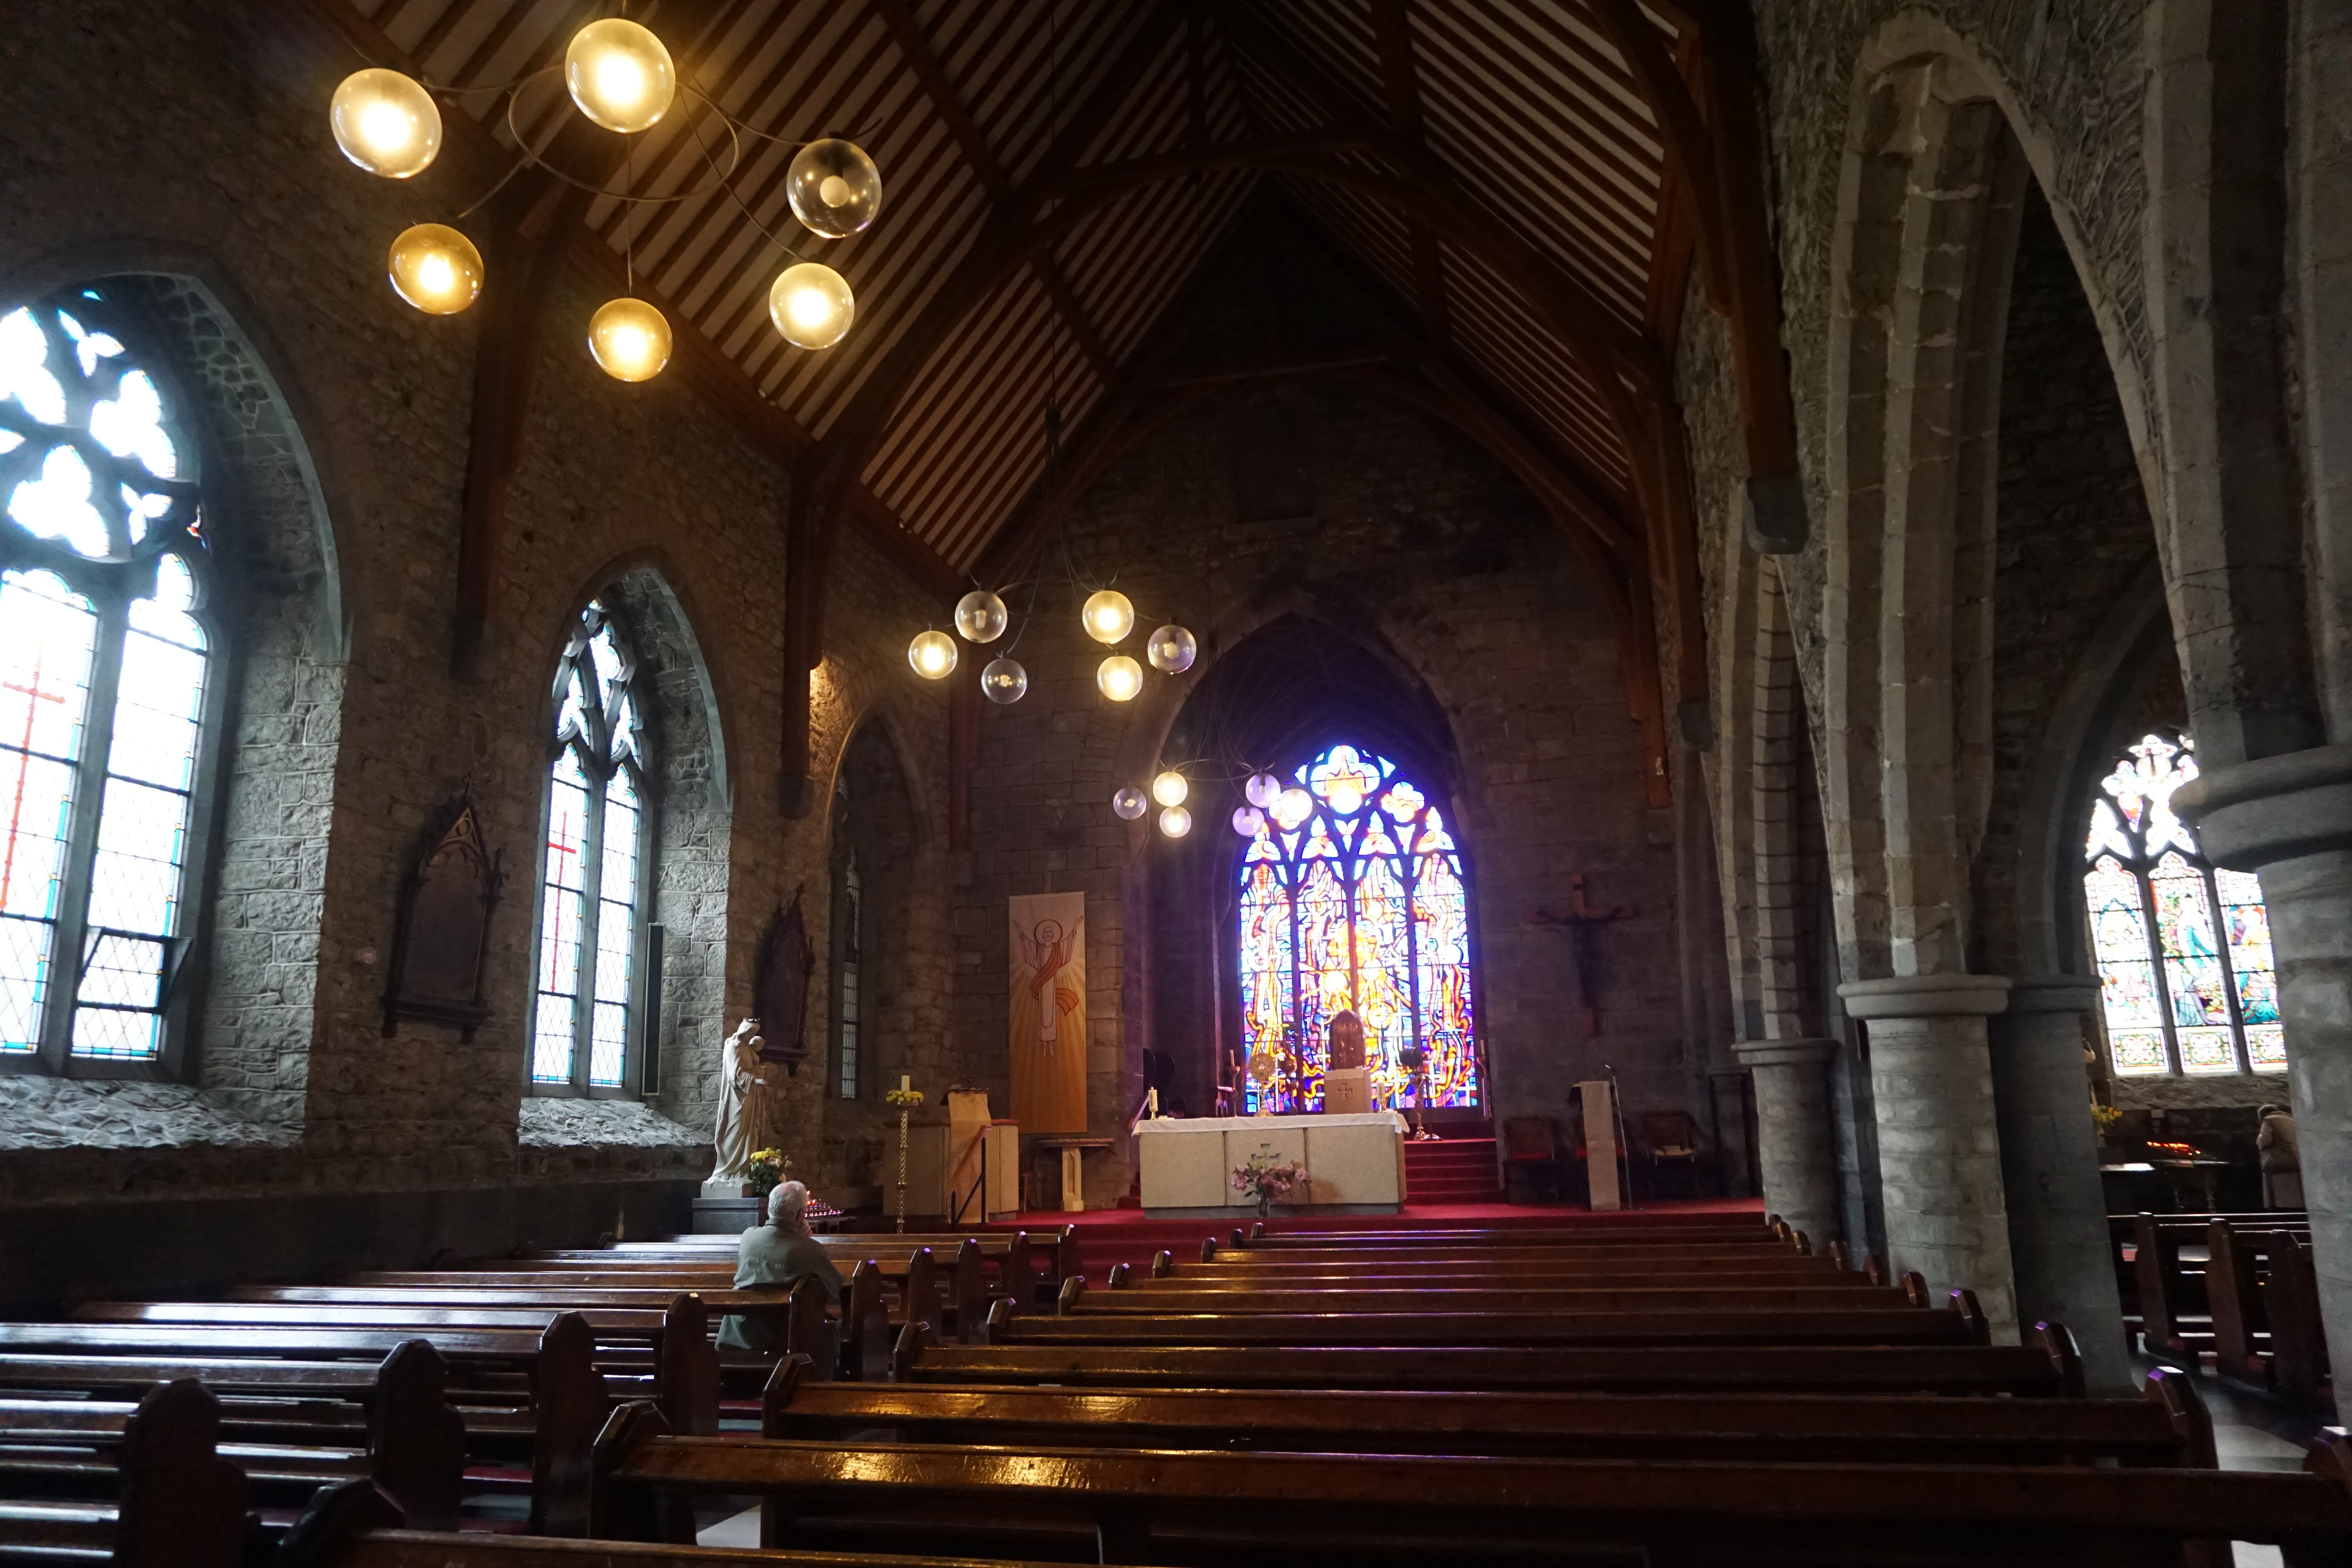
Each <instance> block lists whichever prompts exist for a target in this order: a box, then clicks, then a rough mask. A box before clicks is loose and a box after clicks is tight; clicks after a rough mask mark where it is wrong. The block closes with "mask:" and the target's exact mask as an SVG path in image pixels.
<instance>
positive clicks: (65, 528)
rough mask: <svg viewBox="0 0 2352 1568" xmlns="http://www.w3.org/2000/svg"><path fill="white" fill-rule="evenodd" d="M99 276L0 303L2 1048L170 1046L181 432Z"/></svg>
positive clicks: (2, 1061)
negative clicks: (11, 304) (23, 301)
mask: <svg viewBox="0 0 2352 1568" xmlns="http://www.w3.org/2000/svg"><path fill="white" fill-rule="evenodd" d="M137 336H138V334H137V332H136V331H135V328H134V326H133V324H132V322H131V321H130V320H129V319H127V318H126V317H125V316H124V315H123V314H122V312H121V310H119V309H118V306H117V302H116V301H115V300H112V299H111V298H110V296H109V295H108V293H107V291H106V290H105V289H74V290H69V291H67V292H65V293H62V294H58V295H54V296H51V297H50V298H48V299H46V300H42V301H41V302H40V303H38V304H35V305H26V306H24V307H21V308H19V309H17V310H11V311H9V312H7V313H6V314H5V315H0V517H5V521H0V822H5V829H6V835H5V843H0V1065H9V1066H16V1067H20V1068H23V1067H30V1068H43V1069H46V1070H51V1071H58V1070H91V1069H99V1070H103V1064H131V1065H132V1067H133V1068H136V1067H137V1066H138V1065H139V1064H152V1063H157V1062H160V1061H162V1060H163V1056H164V1051H165V1047H166V1044H167V1039H166V1035H167V1030H166V1020H167V1019H168V1018H169V1017H170V1016H171V1011H172V1006H171V1005H172V1002H173V995H174V990H175V987H174V981H175V980H176V979H177V977H178V975H179V973H180V972H181V963H182V961H183V959H184V955H185V953H186V951H187V947H188V942H189V937H190V932H189V930H188V927H189V923H190V922H189V918H188V911H187V910H186V908H185V907H184V905H185V900H186V895H187V884H188V880H189V859H190V853H189V850H190V832H191V829H192V827H193V826H194V824H193V821H192V815H193V808H194V796H195V791H196V781H197V774H198V771H199V763H200V761H201V758H202V755H203V752H204V749H205V748H204V741H205V695H206V690H207V687H208V684H209V677H210V657H209V656H210V651H211V649H210V639H209V638H208V637H207V636H206V633H205V626H203V624H202V623H201V621H200V619H199V616H198V606H199V605H200V603H201V601H202V599H203V596H204V584H205V572H206V565H207V563H206V549H205V541H204V537H203V512H202V508H201V505H200V499H201V498H200V494H199V491H198V488H197V484H196V475H195V471H194V451H195V448H194V443H193V442H191V441H189V440H188V439H186V438H185V437H184V435H183V434H182V433H181V432H180V431H179V429H178V427H177V423H176V420H175V417H174V416H175V410H174V409H173V407H172V405H171V402H170V395H169V393H168V391H167V388H166V385H165V384H164V383H163V381H161V380H160V379H159V378H158V376H157V375H156V374H155V373H154V372H153V371H152V369H150V368H149V367H147V366H145V365H142V363H140V359H139V356H138V355H137V354H135V353H133V352H132V349H131V344H132V343H133V342H136V341H137Z"/></svg>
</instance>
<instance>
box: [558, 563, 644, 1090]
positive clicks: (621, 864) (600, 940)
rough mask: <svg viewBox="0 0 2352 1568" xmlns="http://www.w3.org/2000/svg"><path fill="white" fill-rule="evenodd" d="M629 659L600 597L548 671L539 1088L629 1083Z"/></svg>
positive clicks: (636, 860)
mask: <svg viewBox="0 0 2352 1568" xmlns="http://www.w3.org/2000/svg"><path fill="white" fill-rule="evenodd" d="M636 673H637V661H636V659H635V657H634V656H633V655H632V654H631V652H630V650H629V647H628V645H627V644H626V643H625V641H624V640H623V637H622V636H621V630H620V628H619V627H618V626H616V625H614V621H613V617H612V615H611V613H610V612H609V611H608V610H607V609H606V608H605V606H604V604H603V602H602V601H600V600H591V601H590V602H589V605H588V607H587V608H586V609H585V610H583V611H582V612H581V614H580V618H579V620H578V621H576V622H574V623H573V625H572V638H571V641H570V643H569V644H568V645H567V646H566V647H565V648H564V650H563V658H562V661H561V662H560V663H559V664H558V666H557V669H556V677H555V700H556V704H557V707H556V715H555V736H554V742H553V752H554V755H553V759H552V761H551V764H550V766H549V770H548V780H547V844H546V847H545V849H544V851H543V852H542V858H541V872H540V898H539V980H538V995H537V998H536V1002H535V1016H534V1020H533V1024H532V1029H531V1060H530V1079H531V1082H532V1084H533V1085H534V1086H536V1087H538V1088H540V1089H558V1090H560V1089H566V1088H569V1089H573V1090H575V1091H579V1092H584V1093H597V1092H604V1093H616V1092H621V1091H624V1090H625V1089H627V1088H628V1087H629V1084H630V1079H629V1071H630V1068H631V1067H632V1066H633V1065H634V1064H633V1059H632V1058H633V1057H634V1056H635V1051H634V1049H633V1047H634V1045H635V1033H634V1030H633V1028H632V1026H633V1024H634V1023H635V1020H636V1018H637V1016H638V1015H639V1013H640V1010H641V1005H642V1001H643V999H642V998H641V997H640V996H639V995H638V994H637V984H638V974H639V972H640V963H639V959H638V944H639V942H640V941H641V940H642V936H643V933H642V931H641V929H640V928H641V926H642V923H643V920H642V917H643V912H644V902H645V900H644V897H643V894H644V889H645V887H646V844H647V840H646V765H647V764H646V741H645V735H644V732H643V727H642V725H641V724H640V722H639V714H638V710H637V700H636V696H635V679H636Z"/></svg>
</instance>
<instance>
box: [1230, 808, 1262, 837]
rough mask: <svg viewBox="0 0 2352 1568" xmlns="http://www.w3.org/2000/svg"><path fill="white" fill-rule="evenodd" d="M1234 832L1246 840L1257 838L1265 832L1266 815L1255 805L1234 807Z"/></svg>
mask: <svg viewBox="0 0 2352 1568" xmlns="http://www.w3.org/2000/svg"><path fill="white" fill-rule="evenodd" d="M1234 832H1235V833H1238V834H1240V835H1241V836H1242V837H1244V838H1255V837H1257V836H1258V835H1259V834H1261V833H1264V832H1265V813H1264V812H1262V811H1260V810H1259V809H1258V808H1257V807H1255V806H1254V805H1237V806H1235V807H1234Z"/></svg>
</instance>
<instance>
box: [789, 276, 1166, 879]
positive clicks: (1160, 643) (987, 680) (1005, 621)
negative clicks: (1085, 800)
mask: <svg viewBox="0 0 2352 1568" xmlns="http://www.w3.org/2000/svg"><path fill="white" fill-rule="evenodd" d="M788 276H789V274H788ZM780 286H781V283H780ZM1011 624H1012V616H1010V614H1009V613H1008V612H1007V611H1006V610H1005V607H1004V601H1003V598H1001V597H1000V596H998V595H995V594H992V593H991V592H989V591H988V590H987V589H985V588H975V589H973V590H972V591H971V593H969V594H966V595H964V596H963V597H962V598H961V599H960V600H958V601H957V602H956V609H955V626H956V631H957V632H958V633H959V634H961V637H963V640H964V641H966V642H968V643H971V644H973V645H975V646H977V647H985V646H986V645H987V644H989V643H992V642H994V641H995V640H996V639H997V638H998V637H1003V635H1004V631H1005V628H1006V627H1007V626H1010V625H1011ZM1078 624H1079V625H1080V626H1084V627H1085V628H1086V633H1087V636H1088V637H1092V638H1094V639H1095V641H1097V642H1098V643H1102V644H1105V645H1106V646H1116V645H1117V644H1118V643H1121V642H1124V641H1125V640H1126V639H1127V637H1128V635H1129V633H1130V632H1132V631H1134V629H1135V605H1134V604H1133V603H1132V602H1131V601H1129V598H1128V596H1127V595H1124V594H1122V593H1120V592H1118V590H1117V589H1115V588H1105V589H1103V590H1102V591H1100V592H1099V593H1097V594H1094V595H1090V596H1089V597H1088V598H1087V602H1086V604H1085V605H1083V606H1082V607H1081V608H1080V609H1079V611H1078ZM1015 640H1016V641H1017V640H1019V639H1017V638H1016V639H1015ZM1199 652H1200V644H1199V643H1198V642H1197V641H1196V640H1195V639H1194V638H1193V636H1192V633H1191V632H1189V631H1186V630H1185V629H1184V628H1183V627H1182V626H1161V627H1160V629H1159V630H1158V631H1156V632H1153V633H1152V634H1151V636H1150V639H1149V640H1148V641H1147V643H1146V644H1145V647H1144V656H1145V657H1146V658H1149V659H1150V661H1151V666H1152V668H1154V669H1158V670H1161V671H1164V672H1165V673H1167V674H1170V675H1180V674H1181V673H1182V672H1184V671H1185V670H1188V669H1190V668H1192V660H1193V659H1194V658H1196V657H1197V656H1198V655H1199ZM907 662H908V664H910V665H912V666H914V668H915V673H916V674H918V675H920V676H922V677H923V678H924V679H927V680H941V679H946V678H947V677H948V676H950V675H952V674H954V673H955V668H956V664H957V662H958V650H957V648H956V646H955V640H954V639H953V638H952V637H949V636H948V635H947V634H946V633H944V632H940V631H929V630H927V631H924V632H922V633H920V634H919V635H918V636H917V637H916V638H915V640H914V641H913V642H912V643H910V644H909V645H908V648H907ZM1095 688H1096V689H1097V690H1098V691H1100V692H1101V693H1102V694H1103V695H1104V696H1105V697H1108V698H1109V699H1110V700H1112V701H1113V702H1129V701H1132V700H1134V699H1135V697H1136V696H1137V694H1138V693H1139V692H1140V691H1142V689H1143V666H1142V665H1141V664H1139V663H1138V662H1137V661H1136V660H1135V659H1134V658H1130V657H1129V656H1128V655H1126V654H1123V653H1112V654H1109V655H1108V656H1107V657H1105V658H1104V659H1103V661H1102V663H1101V664H1099V665H1097V667H1096V668H1095ZM980 689H981V693H982V695H983V696H985V697H986V698H987V699H988V700H990V701H991V702H998V703H1010V702H1018V701H1020V700H1021V699H1022V698H1023V697H1024V695H1026V694H1027V692H1028V690H1029V672H1028V671H1027V670H1025V669H1024V668H1022V667H1021V663H1020V661H1019V660H1018V659H1015V658H1013V656H1012V654H1011V653H1010V652H1009V651H1008V652H1006V653H1003V654H1001V655H999V656H998V657H997V658H993V659H991V660H990V661H989V663H988V666H987V668H983V669H982V671H981V672H980ZM1168 776H1171V777H1175V778H1176V779H1177V781H1178V783H1179V784H1181V783H1182V779H1181V775H1174V774H1171V775H1168ZM1136 798H1137V800H1138V801H1140V800H1141V799H1142V796H1141V795H1137V797H1136ZM1181 799H1182V796H1181V795H1179V796H1178V798H1177V800H1174V801H1162V802H1161V803H1160V804H1161V805H1163V806H1165V807H1167V808H1168V811H1172V812H1173V813H1174V814H1175V815H1176V816H1178V817H1179V818H1181V820H1182V822H1183V825H1184V826H1182V827H1180V828H1177V829H1176V830H1175V832H1176V833H1177V834H1179V835H1181V833H1183V832H1185V831H1186V830H1188V829H1189V828H1190V827H1191V826H1192V816H1191V814H1190V813H1188V812H1186V811H1184V810H1183V809H1182V807H1181V805H1180V804H1179V803H1180V802H1181ZM1142 809H1143V808H1142V806H1141V805H1138V806H1137V807H1136V811H1135V813H1134V814H1133V815H1129V814H1125V813H1122V815H1126V816H1128V820H1129V821H1133V820H1134V817H1135V816H1139V815H1141V813H1142ZM1167 816H1168V813H1167V812H1163V813H1162V814H1161V818H1162V821H1161V826H1163V827H1164V826H1166V825H1167Z"/></svg>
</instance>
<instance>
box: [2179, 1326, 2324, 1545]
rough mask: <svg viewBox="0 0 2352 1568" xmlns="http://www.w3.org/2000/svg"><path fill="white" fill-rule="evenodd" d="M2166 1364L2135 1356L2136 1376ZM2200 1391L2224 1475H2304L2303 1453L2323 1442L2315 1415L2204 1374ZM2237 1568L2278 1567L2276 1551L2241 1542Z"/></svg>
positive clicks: (2200, 1377) (2198, 1384)
mask: <svg viewBox="0 0 2352 1568" xmlns="http://www.w3.org/2000/svg"><path fill="white" fill-rule="evenodd" d="M2158 1364H2161V1363H2158V1362H2156V1361H2153V1360H2151V1359H2150V1358H2148V1357H2147V1356H2145V1355H2139V1354H2135V1355H2134V1356H2133V1357H2132V1368H2133V1370H2134V1372H2135V1373H2142V1374H2144V1373H2147V1372H2148V1371H2149V1370H2150V1369H2151V1368H2153V1367H2155V1366H2158ZM2197 1392H2198V1393H2200V1394H2203V1395H2204V1396H2205V1407H2206V1408H2207V1409H2208V1410H2210V1411H2211V1412H2212V1414H2213V1453H2214V1457H2215V1458H2218V1459H2220V1460H2221V1468H2223V1469H2225V1470H2289V1471H2292V1470H2299V1469H2301V1468H2303V1456H2304V1451H2305V1448H2307V1447H2309V1446H2310V1444H2311V1443H2312V1442H2313V1441H2314V1440H2315V1438H2317V1437H2318V1436H2319V1433H2320V1428H2321V1426H2322V1423H2321V1421H2320V1420H2319V1418H2318V1417H2317V1416H2315V1415H2310V1414H2308V1413H2306V1412H2305V1411H2302V1410H2298V1409H2295V1408H2294V1407H2293V1406H2291V1405H2285V1404H2283V1403H2281V1402H2280V1401H2278V1400H2276V1399H2273V1398H2272V1397H2270V1395H2268V1394H2263V1393H2262V1392H2260V1391H2258V1390H2255V1389H2252V1388H2248V1387H2247V1386H2245V1385H2244V1384H2239V1383H2233V1382H2231V1381H2230V1380H2229V1379H2227V1378H2223V1377H2218V1376H2216V1375H2215V1374H2214V1373H2211V1372H2210V1371H2206V1370H2204V1369H2201V1368H2200V1371H2199V1375H2198V1378H2197ZM2236 1552H2237V1559H2238V1568H2279V1562H2280V1560H2279V1550H2278V1548H2277V1547H2275V1546H2256V1545H2253V1544H2252V1543H2250V1542H2243V1541H2241V1542H2237V1543H2236Z"/></svg>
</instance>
